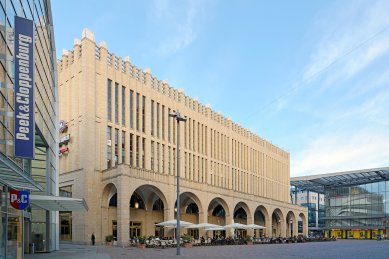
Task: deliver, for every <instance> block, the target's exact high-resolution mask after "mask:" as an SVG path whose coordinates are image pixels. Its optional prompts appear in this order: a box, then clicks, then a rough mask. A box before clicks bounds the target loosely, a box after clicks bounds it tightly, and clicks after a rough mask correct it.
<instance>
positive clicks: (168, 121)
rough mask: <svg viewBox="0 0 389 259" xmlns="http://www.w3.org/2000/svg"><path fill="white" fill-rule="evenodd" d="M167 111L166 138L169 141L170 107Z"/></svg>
mask: <svg viewBox="0 0 389 259" xmlns="http://www.w3.org/2000/svg"><path fill="white" fill-rule="evenodd" d="M167 113H168V119H167V140H168V142H169V143H170V118H171V117H170V116H169V114H170V108H168V109H167Z"/></svg>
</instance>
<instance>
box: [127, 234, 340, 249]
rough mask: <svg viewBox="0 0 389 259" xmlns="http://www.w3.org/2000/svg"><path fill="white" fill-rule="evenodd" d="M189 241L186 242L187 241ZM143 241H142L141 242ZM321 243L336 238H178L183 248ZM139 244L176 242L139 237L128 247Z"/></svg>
mask: <svg viewBox="0 0 389 259" xmlns="http://www.w3.org/2000/svg"><path fill="white" fill-rule="evenodd" d="M188 239H189V240H190V241H189V242H187V240H188ZM142 240H144V241H142ZM322 241H336V238H324V237H321V238H311V237H304V236H301V235H300V236H297V237H296V236H294V237H288V238H285V237H277V238H268V237H249V236H248V237H246V238H232V237H227V238H225V237H222V236H216V237H213V238H211V237H207V238H204V237H200V238H197V239H194V238H192V237H189V236H183V237H181V238H180V245H181V246H185V244H188V243H190V244H191V247H192V246H224V245H250V244H253V245H259V244H291V243H305V242H322ZM140 244H145V247H146V248H162V249H163V248H169V247H176V246H177V240H176V239H174V238H159V237H148V238H146V239H145V238H144V237H140V238H137V237H135V238H133V239H130V242H129V245H130V246H132V247H138V246H139V245H140Z"/></svg>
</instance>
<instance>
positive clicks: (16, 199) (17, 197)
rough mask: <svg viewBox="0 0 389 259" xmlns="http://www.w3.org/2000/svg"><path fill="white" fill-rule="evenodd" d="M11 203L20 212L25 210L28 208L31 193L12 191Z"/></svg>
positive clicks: (10, 193) (10, 195) (10, 194)
mask: <svg viewBox="0 0 389 259" xmlns="http://www.w3.org/2000/svg"><path fill="white" fill-rule="evenodd" d="M9 201H10V204H11V206H12V207H14V208H15V209H18V210H24V209H25V208H27V207H28V204H29V201H30V193H29V192H28V191H17V190H11V191H10V192H9Z"/></svg>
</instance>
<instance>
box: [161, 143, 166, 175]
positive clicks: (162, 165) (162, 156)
mask: <svg viewBox="0 0 389 259" xmlns="http://www.w3.org/2000/svg"><path fill="white" fill-rule="evenodd" d="M161 167H162V173H163V174H164V173H165V145H164V144H162V149H161Z"/></svg>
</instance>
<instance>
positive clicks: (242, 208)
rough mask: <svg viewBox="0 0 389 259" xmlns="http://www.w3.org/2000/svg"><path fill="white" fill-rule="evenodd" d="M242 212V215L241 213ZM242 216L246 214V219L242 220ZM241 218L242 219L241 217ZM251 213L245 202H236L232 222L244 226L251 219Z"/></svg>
mask: <svg viewBox="0 0 389 259" xmlns="http://www.w3.org/2000/svg"><path fill="white" fill-rule="evenodd" d="M243 212H244V213H243ZM244 214H246V218H244ZM242 216H243V217H242ZM251 217H252V216H251V212H250V208H249V206H247V204H246V203H245V202H242V201H241V202H238V203H237V204H236V205H235V208H234V222H236V223H242V224H246V225H247V223H248V221H247V220H248V219H249V218H251Z"/></svg>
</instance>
